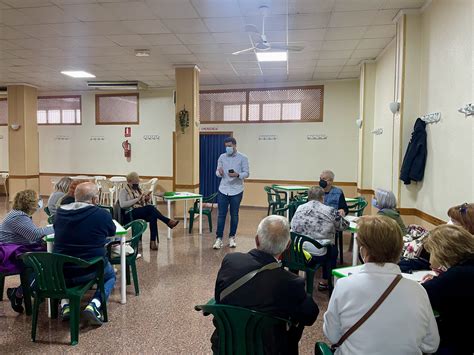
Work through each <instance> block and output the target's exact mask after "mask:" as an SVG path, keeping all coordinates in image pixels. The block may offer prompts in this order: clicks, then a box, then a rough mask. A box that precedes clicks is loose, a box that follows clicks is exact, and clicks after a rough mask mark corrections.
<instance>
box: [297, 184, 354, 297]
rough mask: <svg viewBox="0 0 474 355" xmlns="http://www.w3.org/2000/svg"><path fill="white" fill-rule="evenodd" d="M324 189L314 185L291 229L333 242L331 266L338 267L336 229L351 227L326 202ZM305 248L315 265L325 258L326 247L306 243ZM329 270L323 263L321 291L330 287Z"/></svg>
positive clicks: (326, 241)
mask: <svg viewBox="0 0 474 355" xmlns="http://www.w3.org/2000/svg"><path fill="white" fill-rule="evenodd" d="M324 196H325V192H324V190H323V189H322V188H321V187H319V186H313V187H311V188H310V189H309V191H308V202H306V203H305V204H304V205H301V206H299V207H298V209H297V210H296V212H295V215H294V216H293V219H292V220H291V230H292V231H293V232H296V233H299V234H303V235H305V236H308V237H310V238H313V239H315V240H317V241H318V242H319V243H321V244H331V245H332V248H331V255H330V256H329V257H330V258H331V268H334V267H336V260H337V245H336V244H335V234H336V231H343V230H345V229H347V228H348V227H349V222H348V221H347V220H345V219H344V218H343V217H342V216H341V215H340V214H339V212H338V211H337V210H336V209H335V208H333V207H331V206H327V205H325V204H324ZM303 247H304V249H305V250H306V251H308V252H309V253H310V254H311V255H312V256H313V257H312V259H311V261H310V262H309V264H310V265H313V266H315V265H316V264H317V263H320V262H322V261H323V259H324V258H325V257H324V255H325V254H326V248H321V249H318V248H316V247H315V246H314V245H312V244H309V243H305V245H303ZM329 277H331V275H329V270H328V269H327V267H326V264H324V265H323V279H324V281H323V282H320V283H319V285H318V289H319V290H320V291H323V290H327V289H328V282H327V281H328V279H329Z"/></svg>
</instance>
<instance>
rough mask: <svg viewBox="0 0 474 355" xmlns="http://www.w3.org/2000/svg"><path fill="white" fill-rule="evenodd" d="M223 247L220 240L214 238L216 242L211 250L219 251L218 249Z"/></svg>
mask: <svg viewBox="0 0 474 355" xmlns="http://www.w3.org/2000/svg"><path fill="white" fill-rule="evenodd" d="M223 245H224V243H222V239H220V238H216V242H215V243H214V245H213V246H212V248H213V249H220V248H222V246H223Z"/></svg>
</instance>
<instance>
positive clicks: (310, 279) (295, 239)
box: [281, 232, 333, 295]
mask: <svg viewBox="0 0 474 355" xmlns="http://www.w3.org/2000/svg"><path fill="white" fill-rule="evenodd" d="M306 242H308V243H310V244H313V245H314V246H315V247H316V248H323V247H326V250H327V252H326V264H327V268H328V274H329V275H331V274H332V273H331V272H332V270H331V264H330V263H331V260H330V255H331V245H324V246H323V245H321V244H320V243H319V242H318V241H317V240H314V239H312V238H310V237H307V236H305V235H302V234H298V233H295V232H291V244H290V247H289V248H288V249H287V250H285V252H284V253H283V258H282V260H281V262H282V264H283V266H284V267H287V268H288V269H289V270H290V271H292V272H297V271H304V272H305V274H306V293H307V294H308V295H312V294H313V288H314V287H313V284H314V274H315V272H316V270H318V269H319V268H320V267H322V266H323V265H322V264H317V265H316V266H315V267H313V268H312V267H309V266H308V261H307V258H306V255H305V253H304V249H303V243H306ZM328 285H329V290H330V292H331V291H332V289H333V286H332V278H331V277H329V280H328Z"/></svg>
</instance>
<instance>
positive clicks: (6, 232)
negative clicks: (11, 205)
mask: <svg viewBox="0 0 474 355" xmlns="http://www.w3.org/2000/svg"><path fill="white" fill-rule="evenodd" d="M52 233H54V229H53V227H52V226H50V227H45V228H39V227H37V226H36V225H35V224H34V223H33V221H32V219H31V217H30V216H28V215H27V214H26V213H25V212H23V211H18V210H11V211H10V212H8V213H7V215H6V216H5V219H4V220H3V222H2V223H0V244H6V243H12V244H21V245H24V244H32V243H36V242H38V241H39V240H40V239H41V238H42V237H43V236H45V235H48V234H52Z"/></svg>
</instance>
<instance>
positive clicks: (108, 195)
mask: <svg viewBox="0 0 474 355" xmlns="http://www.w3.org/2000/svg"><path fill="white" fill-rule="evenodd" d="M100 186H101V190H100V204H101V205H103V206H107V205H109V206H111V207H114V203H115V193H116V191H117V188H116V187H115V185H114V183H113V182H111V181H109V180H101V181H100Z"/></svg>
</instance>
